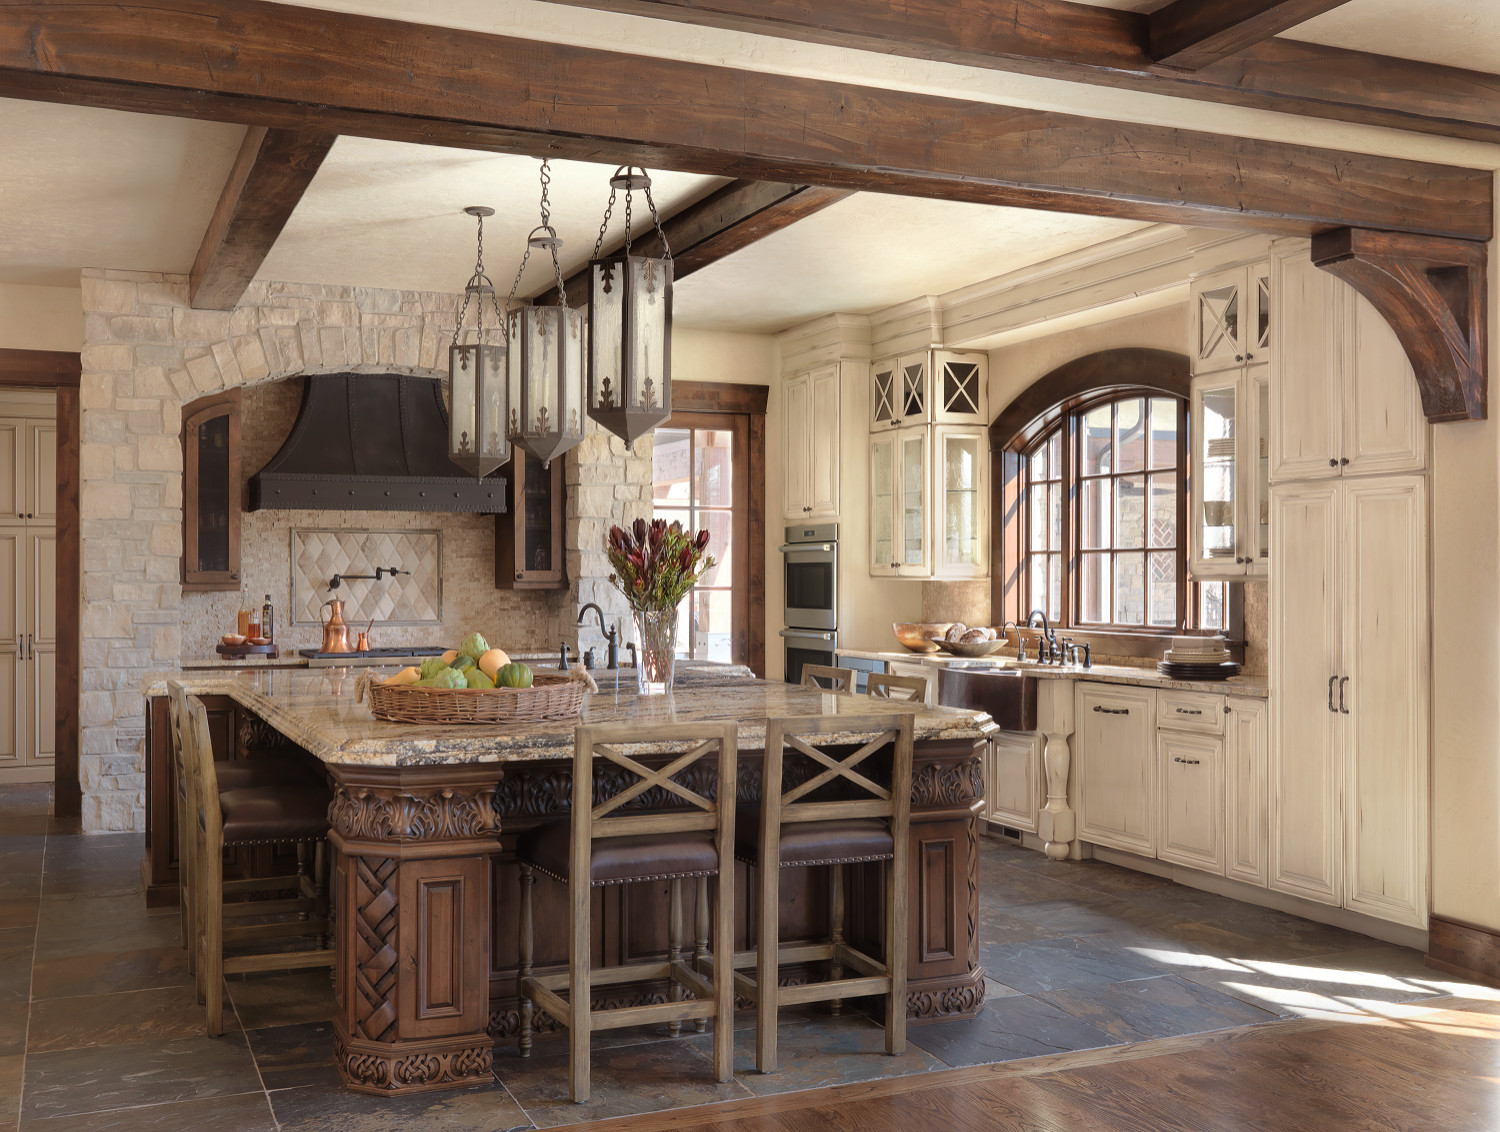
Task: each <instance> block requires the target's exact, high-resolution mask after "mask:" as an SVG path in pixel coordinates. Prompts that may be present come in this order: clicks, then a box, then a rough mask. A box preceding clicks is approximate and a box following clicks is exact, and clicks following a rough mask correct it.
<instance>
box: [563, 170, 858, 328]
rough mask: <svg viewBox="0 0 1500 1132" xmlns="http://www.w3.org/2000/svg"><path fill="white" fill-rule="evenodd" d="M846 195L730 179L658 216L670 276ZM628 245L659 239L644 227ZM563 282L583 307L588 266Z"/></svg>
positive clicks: (653, 252) (640, 248) (644, 249)
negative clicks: (668, 252) (668, 255)
mask: <svg viewBox="0 0 1500 1132" xmlns="http://www.w3.org/2000/svg"><path fill="white" fill-rule="evenodd" d="M849 195H850V190H848V189H825V188H820V187H819V186H817V185H782V184H773V183H770V182H767V181H731V182H730V183H729V184H727V185H722V186H720V187H719V188H717V189H715V190H714V191H713V192H711V193H709V194H708V196H706V197H704V198H703V199H702V200H700V201H694V202H693V203H692V204H690V205H688V206H687V207H686V208H683V209H681V210H680V211H678V212H676V213H673V214H672V215H671V216H669V217H666V218H665V219H663V220H662V222H661V226H662V231H663V232H665V233H666V237H667V246H668V247H669V248H671V250H672V278H673V279H682V278H683V277H684V276H687V275H691V274H692V273H693V272H695V271H701V270H702V269H703V268H705V267H707V266H708V265H709V264H711V263H717V262H718V261H719V260H721V259H723V258H724V257H725V256H727V255H730V254H731V253H733V252H737V251H739V250H740V249H741V248H747V247H749V246H750V245H751V244H753V243H755V242H756V241H758V240H763V239H765V238H766V237H767V236H769V235H771V234H772V233H773V232H780V231H781V230H782V229H784V228H788V227H790V226H791V225H793V224H795V223H797V221H799V220H802V219H803V218H805V217H808V216H811V215H812V214H813V213H815V212H821V211H823V209H825V208H827V207H828V206H829V205H831V204H836V203H838V202H839V201H841V200H843V199H844V198H845V197H847V196H849ZM624 243H625V241H624V239H623V238H621V239H619V240H617V241H616V242H615V243H614V244H613V245H611V246H609V247H608V248H606V249H605V251H606V253H607V254H610V255H613V254H614V253H615V252H616V251H618V250H619V249H620V248H621V247H622V246H624ZM630 247H631V250H632V252H634V253H635V254H637V255H650V256H657V255H660V254H661V238H660V237H659V236H658V235H657V234H656V233H655V232H654V231H651V232H643V233H642V234H641V235H639V236H637V237H635V239H633V240H632V241H631V245H630ZM563 287H564V288H565V289H566V290H567V293H568V303H569V304H570V305H571V306H575V307H579V306H583V305H584V304H585V303H586V302H588V297H589V272H588V268H587V267H586V266H585V267H583V268H580V269H579V270H578V271H575V272H573V274H572V275H570V276H568V277H567V279H565V280H563ZM535 301H536V302H538V303H555V302H557V288H556V287H549V288H548V289H547V290H546V291H545V292H543V293H542V294H541V295H538V296H537V297H536V299H535Z"/></svg>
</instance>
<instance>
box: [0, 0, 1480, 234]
mask: <svg viewBox="0 0 1500 1132" xmlns="http://www.w3.org/2000/svg"><path fill="white" fill-rule="evenodd" d="M0 95H8V96H12V97H19V98H32V99H44V100H46V99H50V100H54V101H62V102H69V103H75V104H82V105H92V106H112V107H115V108H117V109H129V110H138V111H145V112H151V113H165V114H173V115H178V116H192V117H205V118H217V119H219V120H224V121H237V122H242V123H245V124H247V125H259V126H267V127H280V128H285V129H299V130H311V131H316V132H323V133H340V134H354V135H359V136H365V137H374V138H386V139H391V140H399V141H411V142H418V143H422V144H427V145H435V146H446V147H453V148H469V149H483V150H492V151H496V152H506V153H522V154H530V155H532V156H542V155H550V156H552V157H558V158H564V157H565V158H572V159H575V160H580V161H593V162H609V163H611V164H620V163H624V162H629V163H631V164H635V165H643V166H647V167H656V168H666V169H676V170H682V171H687V172H697V173H709V174H714V175H718V176H729V177H737V178H740V177H743V178H750V179H755V180H764V181H777V182H793V183H803V182H806V183H811V184H818V185H822V186H825V187H829V188H842V189H855V190H860V189H867V190H872V191H876V192H886V193H900V194H904V195H908V196H919V197H935V198H942V199H948V200H960V201H974V202H978V203H983V204H997V205H1011V206H1015V207H1023V208H1041V209H1049V210H1053V211H1059V212H1076V213H1085V214H1090V215H1098V216H1119V217H1125V218H1129V219H1134V220H1146V221H1161V222H1167V223H1177V224H1198V225H1206V226H1216V227H1239V228H1247V229H1251V230H1256V231H1263V232H1275V233H1289V234H1299V235H1310V234H1312V233H1314V232H1317V231H1320V230H1322V229H1325V228H1331V227H1361V228H1376V229H1390V230H1393V231H1401V232H1412V233H1418V234H1423V235H1434V236H1447V237H1454V238H1458V239H1470V240H1488V239H1489V238H1490V236H1491V235H1492V233H1493V228H1494V207H1493V203H1492V198H1493V188H1494V186H1493V177H1492V175H1491V174H1490V173H1488V172H1484V171H1480V170H1473V169H1463V168H1457V167H1454V166H1448V165H1438V164H1434V163H1431V162H1421V161H1407V160H1400V159H1396V158H1389V157H1379V156H1373V155H1368V154H1357V153H1348V152H1341V151H1336V150H1329V149H1322V148H1319V147H1316V146H1305V145H1292V144H1287V143H1278V142H1268V141H1259V140H1253V139H1247V138H1237V137H1230V136H1225V135H1223V134H1218V133H1207V132H1195V131H1191V130H1179V129H1173V128H1170V127H1164V126H1155V125H1146V124H1140V123H1125V122H1110V121H1104V120H1100V119H1096V118H1086V117H1082V116H1080V115H1069V114H1058V113H1050V112H1046V111H1040V110H1032V109H1023V108H1017V107H1010V106H1002V105H995V104H991V103H984V102H976V101H972V100H967V99H958V98H945V97H940V96H935V95H930V94H921V93H914V92H911V91H903V90H897V89H892V88H889V87H885V88H873V87H856V86H850V85H849V84H847V83H844V82H830V81H826V80H822V79H812V78H802V77H796V76H788V75H780V74H774V73H764V72H759V71H750V70H738V69H734V68H729V67H717V66H710V65H706V64H700V63H691V62H683V61H680V60H675V59H659V58H652V57H648V56H639V55H627V54H623V53H620V52H614V51H605V50H600V49H596V48H586V47H574V46H569V45H565V44H557V43H548V42H543V41H537V40H527V39H516V38H510V37H505V36H497V35H491V34H487V33H481V32H472V31H466V30H462V29H454V28H446V27H437V26H433V25H425V24H421V25H419V24H410V23H402V22H399V21H393V20H384V19H376V18H373V17H368V16H360V15H351V14H347V13H339V12H328V11H321V10H318V9H313V8H301V7H292V6H289V5H282V4H274V3H266V2H263V0H155V2H153V3H149V4H146V3H122V2H114V3H110V2H105V0H11V2H10V3H7V4H4V5H0ZM634 107H641V108H642V109H641V110H640V112H635V111H634V110H632V109H629V108H634ZM622 108H626V109H622Z"/></svg>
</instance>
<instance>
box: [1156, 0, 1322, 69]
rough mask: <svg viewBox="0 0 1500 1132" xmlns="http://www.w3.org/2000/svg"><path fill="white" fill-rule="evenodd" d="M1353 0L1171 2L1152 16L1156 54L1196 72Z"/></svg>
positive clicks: (1163, 61) (1159, 59)
mask: <svg viewBox="0 0 1500 1132" xmlns="http://www.w3.org/2000/svg"><path fill="white" fill-rule="evenodd" d="M1347 2H1348V0H1172V3H1170V4H1168V5H1167V6H1166V7H1165V8H1160V9H1158V10H1157V11H1155V12H1152V13H1151V15H1150V16H1149V17H1148V26H1149V27H1150V29H1151V58H1153V59H1155V60H1156V61H1157V62H1158V63H1161V64H1163V65H1164V66H1168V67H1180V68H1182V69H1183V70H1186V71H1197V70H1201V69H1202V68H1204V67H1207V66H1208V65H1209V64H1210V63H1217V62H1218V61H1219V60H1220V59H1224V58H1227V57H1228V56H1230V55H1237V54H1238V53H1239V52H1241V51H1244V50H1245V49H1246V48H1247V47H1254V46H1255V45H1256V44H1257V43H1260V42H1261V41H1262V40H1266V39H1270V38H1271V37H1272V36H1275V35H1279V34H1280V33H1282V32H1284V31H1286V30H1287V29H1288V28H1294V27H1296V26H1297V25H1298V24H1300V23H1305V22H1307V21H1308V20H1310V19H1312V18H1313V17H1314V16H1321V15H1322V14H1323V13H1324V12H1329V11H1332V10H1333V9H1334V8H1338V7H1341V6H1342V5H1344V4H1345V3H1347Z"/></svg>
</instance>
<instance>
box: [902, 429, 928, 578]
mask: <svg viewBox="0 0 1500 1132" xmlns="http://www.w3.org/2000/svg"><path fill="white" fill-rule="evenodd" d="M931 441H932V430H931V429H930V428H928V427H927V426H926V425H917V426H916V427H915V428H903V429H902V430H901V431H900V432H898V433H897V434H896V547H897V555H896V561H897V562H898V563H899V564H900V565H899V566H898V567H897V570H896V572H897V573H898V574H900V575H902V576H903V577H918V578H920V577H927V576H930V575H931V573H932V539H931V528H932V469H931V465H930V462H929V460H928V452H929V445H930V444H931Z"/></svg>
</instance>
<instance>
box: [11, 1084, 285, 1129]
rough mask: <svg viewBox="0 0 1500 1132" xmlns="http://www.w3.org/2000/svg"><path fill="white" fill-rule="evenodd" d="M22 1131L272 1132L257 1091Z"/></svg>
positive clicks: (33, 1124) (57, 1119)
mask: <svg viewBox="0 0 1500 1132" xmlns="http://www.w3.org/2000/svg"><path fill="white" fill-rule="evenodd" d="M21 1128H22V1129H24V1130H25V1132H197V1130H199V1129H202V1130H203V1132H276V1120H275V1118H274V1117H272V1115H271V1105H270V1103H269V1102H268V1101H267V1099H266V1094H265V1093H264V1092H263V1091H261V1090H259V1089H257V1090H256V1091H254V1092H249V1093H237V1094H235V1095H233V1096H228V1097H206V1098H203V1099H200V1100H191V1101H175V1102H169V1103H167V1104H153V1105H143V1106H139V1107H136V1108H117V1109H111V1110H109V1111H108V1112H93V1113H84V1114H81V1115H73V1116H53V1117H46V1118H43V1119H40V1120H27V1121H25V1122H24V1123H23V1124H22V1125H21Z"/></svg>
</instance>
